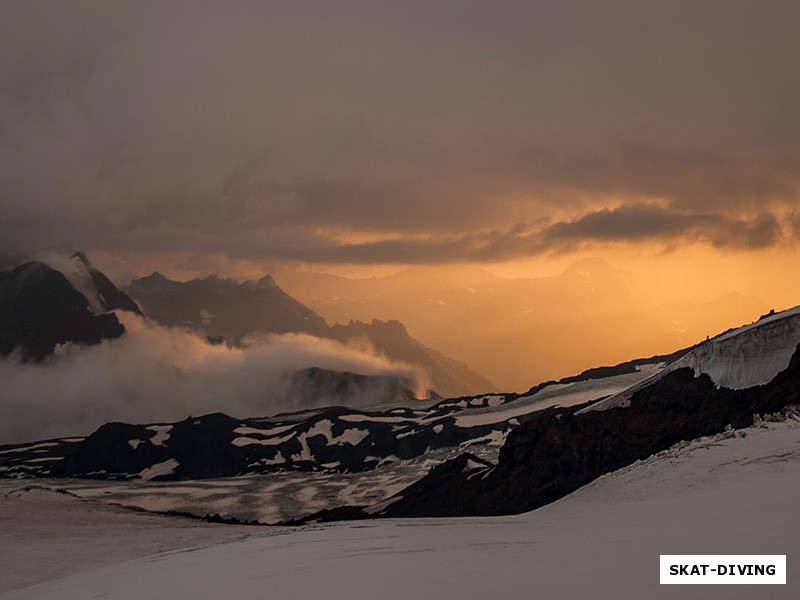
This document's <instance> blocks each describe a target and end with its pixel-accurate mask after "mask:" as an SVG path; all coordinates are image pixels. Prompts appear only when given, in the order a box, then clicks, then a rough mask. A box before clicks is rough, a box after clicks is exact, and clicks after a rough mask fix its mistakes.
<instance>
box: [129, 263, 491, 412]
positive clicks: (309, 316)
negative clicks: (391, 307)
mask: <svg viewBox="0 0 800 600" xmlns="http://www.w3.org/2000/svg"><path fill="white" fill-rule="evenodd" d="M126 291H127V292H128V293H129V294H130V295H131V296H132V297H134V298H135V299H136V300H137V302H138V303H139V304H141V306H142V307H143V308H144V311H145V313H146V314H147V316H148V317H150V318H152V319H153V320H155V321H157V322H159V323H161V324H163V325H166V326H168V327H176V326H180V327H189V328H192V329H196V330H199V331H202V332H203V333H205V334H206V335H207V336H208V337H209V338H213V339H217V338H225V339H228V340H230V341H232V342H233V343H235V344H239V343H242V342H243V341H244V340H245V339H246V338H247V337H248V336H251V335H254V334H260V333H276V334H282V333H305V334H309V335H313V336H316V337H320V338H327V339H333V340H336V341H338V342H341V343H343V344H355V345H357V346H363V347H364V348H365V349H369V350H374V351H376V352H378V353H379V354H382V355H384V356H386V358H388V359H390V360H392V361H398V362H405V363H408V364H410V365H412V366H419V367H422V369H423V370H424V371H425V373H426V375H427V377H428V380H429V387H430V388H431V389H432V390H433V391H435V392H436V393H437V394H440V395H442V396H459V395H467V394H475V393H478V392H486V391H489V390H492V389H494V388H495V386H494V384H492V382H490V381H488V380H487V379H486V378H484V377H483V376H481V375H479V374H478V373H476V372H474V371H472V370H471V369H470V368H469V367H468V366H467V365H466V364H464V363H462V362H460V361H457V360H454V359H451V358H448V357H447V356H445V355H444V354H442V353H441V352H438V351H436V350H434V349H432V348H429V347H427V346H425V345H423V344H422V343H421V342H419V341H417V340H416V339H414V338H412V337H411V336H410V335H409V334H408V332H407V331H406V329H405V327H404V326H403V325H402V324H401V323H400V322H399V321H396V320H390V321H386V322H384V321H379V320H373V321H371V322H370V323H363V322H360V321H351V322H350V323H349V324H348V325H338V324H337V325H334V326H329V325H328V324H327V323H326V321H325V319H323V318H322V317H321V316H319V315H318V314H317V313H315V312H314V311H313V310H311V309H310V308H308V307H307V306H305V305H303V304H301V303H300V302H298V301H297V300H295V299H294V298H292V297H291V296H290V295H289V294H287V293H286V292H284V291H283V290H282V289H281V288H280V287H279V286H278V284H277V283H275V281H274V280H273V279H272V277H270V276H269V275H267V276H266V277H264V278H262V279H260V280H258V281H245V282H243V283H237V282H236V281H234V280H233V279H220V278H219V277H216V276H211V277H208V278H205V279H193V280H190V281H187V282H179V281H173V280H171V279H168V278H166V277H164V276H163V275H161V274H160V273H153V274H152V275H149V276H147V277H143V278H141V279H136V280H134V281H132V282H131V284H130V285H129V286H128V287H127V288H126Z"/></svg>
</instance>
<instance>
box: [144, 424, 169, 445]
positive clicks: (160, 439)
mask: <svg viewBox="0 0 800 600" xmlns="http://www.w3.org/2000/svg"><path fill="white" fill-rule="evenodd" d="M147 430H148V431H155V432H156V434H155V435H154V436H153V437H151V438H150V440H149V441H150V443H151V444H153V446H163V445H164V443H165V442H166V441H167V440H168V439H169V432H170V431H172V425H150V426H149V427H148V428H147Z"/></svg>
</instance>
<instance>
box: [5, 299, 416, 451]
mask: <svg viewBox="0 0 800 600" xmlns="http://www.w3.org/2000/svg"><path fill="white" fill-rule="evenodd" d="M118 316H119V317H120V319H121V320H123V322H124V324H125V327H126V329H127V331H128V333H127V335H125V336H123V337H122V338H120V339H118V340H112V341H105V342H103V343H102V344H100V345H97V346H91V347H86V348H75V347H62V348H61V349H60V351H59V352H58V353H57V357H56V358H54V359H53V360H50V361H48V362H46V363H44V364H20V363H18V362H17V361H15V360H13V359H5V360H0V379H2V381H3V386H2V391H0V406H1V407H2V413H3V419H2V420H1V421H0V443H11V442H22V441H30V440H33V439H43V438H48V437H53V436H64V435H87V434H88V433H90V432H91V431H93V430H94V429H95V428H97V427H98V426H100V425H102V424H103V423H106V422H110V421H126V422H134V423H143V422H144V423H146V422H154V421H156V422H158V421H174V420H180V419H185V418H187V417H188V416H190V415H195V416H196V415H200V414H206V413H209V412H215V411H221V412H225V413H227V414H230V415H232V416H239V417H248V416H267V415H272V414H276V413H279V412H285V411H290V410H299V409H304V408H310V407H311V406H315V405H326V404H331V403H332V402H334V401H335V400H338V401H341V398H336V399H333V400H332V399H331V398H328V397H326V396H325V395H324V394H321V395H319V396H318V397H316V398H314V399H309V398H305V397H304V398H301V397H297V393H296V391H295V392H294V393H293V388H292V386H291V385H290V381H289V378H290V375H291V373H293V372H295V371H297V370H300V369H305V368H309V367H319V368H323V369H329V370H334V371H347V372H352V373H359V374H363V375H379V376H389V377H398V378H401V379H403V380H405V381H408V382H409V383H410V385H412V386H413V385H417V387H418V389H420V390H421V389H425V381H424V380H423V377H422V375H421V373H420V372H419V370H418V369H415V368H413V367H410V366H407V365H403V364H399V363H391V362H389V361H388V360H386V359H385V358H383V357H380V356H377V355H375V354H374V353H371V352H369V351H367V350H365V349H363V348H361V349H359V350H355V349H352V348H348V347H345V346H342V345H340V344H337V343H335V342H333V341H329V340H322V339H319V338H314V337H311V336H306V335H281V336H269V337H267V338H262V339H259V340H252V343H251V345H250V346H248V347H246V348H228V347H226V346H212V345H210V344H208V343H207V342H206V341H205V340H204V339H202V338H200V337H198V336H197V335H195V334H194V333H191V332H188V331H184V330H178V329H165V328H163V327H160V326H157V325H155V324H153V323H151V322H149V321H146V320H144V319H142V318H140V317H137V316H135V315H129V314H128V313H119V314H118ZM301 389H304V388H301ZM382 391H384V389H383V388H382V387H381V386H380V385H378V384H376V385H375V387H374V388H365V389H363V390H359V392H357V393H355V394H354V397H352V398H350V400H351V402H352V405H354V406H359V405H360V406H366V405H369V404H374V403H375V401H376V397H378V398H380V397H381V396H380V394H381V392H382Z"/></svg>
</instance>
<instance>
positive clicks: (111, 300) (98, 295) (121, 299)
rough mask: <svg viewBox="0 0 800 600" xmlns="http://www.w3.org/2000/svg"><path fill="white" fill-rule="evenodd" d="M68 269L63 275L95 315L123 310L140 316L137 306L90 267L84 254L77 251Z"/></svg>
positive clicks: (102, 275) (99, 272) (102, 274)
mask: <svg viewBox="0 0 800 600" xmlns="http://www.w3.org/2000/svg"><path fill="white" fill-rule="evenodd" d="M70 262H71V264H70V267H71V268H69V269H66V270H65V271H64V275H65V276H66V278H67V279H68V280H69V282H70V283H71V284H72V286H73V287H74V288H75V289H76V290H78V291H79V292H80V293H81V294H83V295H84V296H86V299H87V300H88V302H89V306H90V307H91V309H92V311H93V312H95V313H104V312H110V311H112V310H125V311H128V312H132V313H135V314H137V315H141V314H142V311H141V309H140V308H139V306H138V305H137V304H136V303H135V302H134V301H133V300H131V299H130V297H129V296H128V295H127V294H125V292H123V291H122V290H120V289H119V288H118V287H117V286H115V285H114V284H113V283H112V282H111V280H110V279H109V278H108V277H106V275H105V274H104V273H102V272H101V271H99V270H98V269H96V268H94V267H93V266H92V263H91V261H90V260H89V257H88V256H87V255H86V253H85V252H82V251H78V252H76V253H75V254H73V255H72V256H71V257H70Z"/></svg>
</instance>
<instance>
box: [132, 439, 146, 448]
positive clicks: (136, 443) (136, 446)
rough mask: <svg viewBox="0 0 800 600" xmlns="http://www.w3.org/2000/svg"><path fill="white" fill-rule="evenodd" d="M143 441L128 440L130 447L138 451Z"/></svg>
mask: <svg viewBox="0 0 800 600" xmlns="http://www.w3.org/2000/svg"><path fill="white" fill-rule="evenodd" d="M143 443H144V441H143V440H128V445H129V446H130V447H131V448H133V449H134V450H136V449H137V448H138V447H139V444H143Z"/></svg>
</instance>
